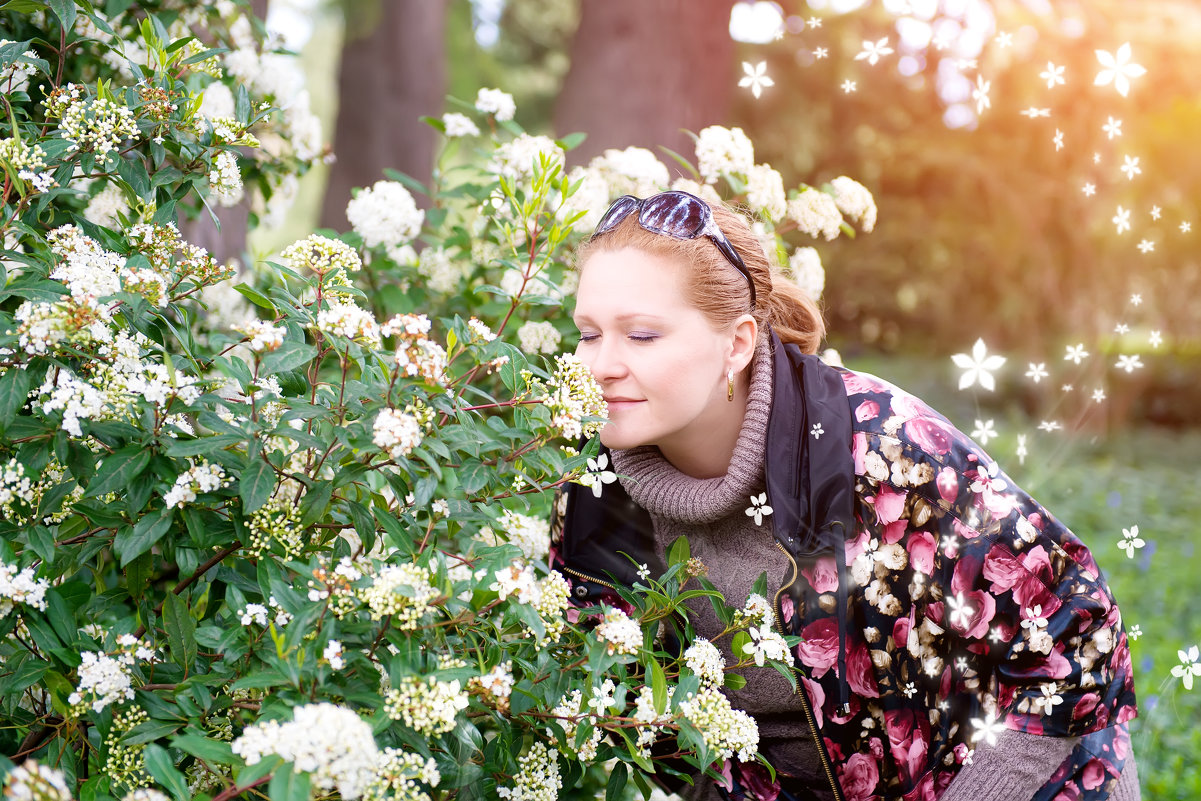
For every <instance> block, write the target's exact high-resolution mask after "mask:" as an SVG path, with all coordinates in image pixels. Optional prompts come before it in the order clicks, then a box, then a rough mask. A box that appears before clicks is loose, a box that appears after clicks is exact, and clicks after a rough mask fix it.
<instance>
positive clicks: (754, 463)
mask: <svg viewBox="0 0 1201 801" xmlns="http://www.w3.org/2000/svg"><path fill="white" fill-rule="evenodd" d="M771 399H772V359H771V340H770V337H768V336H762V337H761V338H760V340H759V344H758V346H757V347H756V349H755V357H754V360H753V361H752V362H751V385H750V392H749V394H748V396H747V402H746V414H745V416H744V417H743V418H742V428H741V429H740V431H739V432H738V441H737V442H736V443H735V445H734V453H733V455H732V456H731V457H730V467H729V469H728V470H727V471H726V474H725V475H724V476H718V477H716V478H693V477H692V476H689V475H686V474H684V473H682V472H680V471H679V470H677V469H676V467H675V465H673V464H672V463H671V462H669V461H667V459H666V458H664V456H663V454H662V453H661V452H660V451H659V448H658V447H657V446H655V445H643V446H640V447H637V448H629V449H626V450H614V451H613V452H612V453H613V466H614V469H615V470H616V471H617V473H618V475H619V476H621V478H620V479H619V480H620V481H621V485H622V487H623V488H625V491H626V492H627V493H628V494H629V496H630V498H632V499H633V501H634V502H635V503H637V504H638V505H639V506H641V507H642V508H643V509H646V511H648V512H650V514H651V515H652V516H657V517H663V518H667V519H669V520H674V521H677V522H680V523H685V524H691V525H696V524H701V523H710V522H713V521H715V520H720V519H722V518H723V517H726V516H727V515H729V514H732V513H733V512H736V511H742V510H744V509H746V508H747V506H749V505H750V496H751V495H752V494H756V495H757V494H758V493H759V492H762V488H763V461H764V454H765V452H766V446H767V423H768V418H769V417H770V416H771Z"/></svg>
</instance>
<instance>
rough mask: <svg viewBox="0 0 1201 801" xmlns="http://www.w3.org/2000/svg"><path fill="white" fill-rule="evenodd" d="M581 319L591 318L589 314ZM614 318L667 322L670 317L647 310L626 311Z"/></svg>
mask: <svg viewBox="0 0 1201 801" xmlns="http://www.w3.org/2000/svg"><path fill="white" fill-rule="evenodd" d="M573 319H574V318H573ZM579 319H582V320H589V319H591V318H589V317H588V316H587V315H583V316H581V317H580V318H579ZM613 319H615V320H617V321H618V322H623V323H624V322H627V321H629V320H647V321H648V322H655V323H665V322H667V321H668V318H666V317H662V316H660V315H657V314H649V313H646V312H625V313H624V314H619V315H617V316H616V317H614V318H613Z"/></svg>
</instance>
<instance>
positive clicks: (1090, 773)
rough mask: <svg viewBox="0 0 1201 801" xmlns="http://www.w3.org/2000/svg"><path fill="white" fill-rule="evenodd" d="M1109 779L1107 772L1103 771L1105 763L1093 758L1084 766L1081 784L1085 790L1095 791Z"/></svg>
mask: <svg viewBox="0 0 1201 801" xmlns="http://www.w3.org/2000/svg"><path fill="white" fill-rule="evenodd" d="M1108 778H1109V771H1107V770H1106V769H1105V763H1104V762H1102V761H1101V760H1100V759H1098V758H1096V757H1093V758H1092V759H1090V760H1089V761H1088V764H1087V765H1085V766H1084V778H1083V780H1082V781H1081V783H1082V784H1083V785H1084V789H1085V790H1095V789H1097V788H1098V787H1100V786H1101V785H1102V784H1104V783H1105V780H1106V779H1108Z"/></svg>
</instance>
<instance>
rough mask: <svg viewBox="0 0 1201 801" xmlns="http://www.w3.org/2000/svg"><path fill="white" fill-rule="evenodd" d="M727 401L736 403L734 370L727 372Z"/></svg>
mask: <svg viewBox="0 0 1201 801" xmlns="http://www.w3.org/2000/svg"><path fill="white" fill-rule="evenodd" d="M726 400H728V401H730V402H733V401H734V368H733V367H731V368H730V369H729V370H726Z"/></svg>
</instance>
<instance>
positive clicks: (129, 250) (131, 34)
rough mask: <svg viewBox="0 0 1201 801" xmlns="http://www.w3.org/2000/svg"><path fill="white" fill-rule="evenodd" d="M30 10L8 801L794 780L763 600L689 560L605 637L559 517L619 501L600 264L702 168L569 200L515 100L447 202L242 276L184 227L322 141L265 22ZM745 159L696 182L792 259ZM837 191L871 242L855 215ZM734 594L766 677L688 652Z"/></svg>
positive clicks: (2, 357) (13, 117)
mask: <svg viewBox="0 0 1201 801" xmlns="http://www.w3.org/2000/svg"><path fill="white" fill-rule="evenodd" d="M124 5H125V4H121V3H116V4H113V3H110V4H109V6H108V7H109V8H113V7H114V6H116V7H123V6H124ZM17 6H20V8H17ZM6 8H7V9H10V10H6V11H5V12H3V14H2V15H0V20H2V22H3V24H4V26H5V28H6V29H7V30H9V31H15V32H17V33H16V35H18V36H24V37H25V38H24V39H22V40H20V41H14V42H7V43H4V44H3V45H0V69H3V77H4V102H5V105H6V107H7V109H6V110H7V111H8V113H7V118H6V122H5V123H3V126H4V127H5V129H4V133H5V137H4V139H3V142H2V143H0V165H2V166H3V168H4V175H5V178H4V187H3V209H2V213H3V217H2V218H0V232H2V233H3V236H4V259H5V260H6V261H5V262H4V264H3V267H2V269H0V465H2V468H0V510H2V511H3V519H2V521H0V535H2V537H3V539H2V541H0V659H2V660H3V667H2V668H0V710H2V711H0V716H2V717H3V720H4V725H3V726H0V752H2V753H4V754H7V755H9V757H10V759H11V762H10V761H7V760H5V761H0V771H3V773H5V774H7V779H6V785H5V793H6V795H8V796H11V797H14V798H26V797H29V798H67V797H79V798H88V799H103V798H135V799H156V800H158V799H165V798H166V797H167V795H166V794H169V795H170V797H172V798H174V799H176V801H182V800H183V799H186V798H191V797H200V796H203V797H209V798H217V799H221V801H226V799H231V798H234V797H241V796H246V797H249V796H250V795H252V791H253V792H254V793H259V794H261V792H263V791H265V792H266V793H267V795H269V796H270V797H271V798H272V799H288V801H292V799H305V798H308V797H310V796H329V795H331V794H335V793H336V794H337V795H339V796H341V797H343V798H360V797H361V798H369V799H376V798H378V799H383V798H388V797H397V798H410V799H428V798H432V797H435V796H436V797H439V798H449V797H456V798H491V797H496V796H500V797H504V798H512V799H524V798H535V797H537V798H548V797H554V795H555V793H556V788H558V787H560V786H564V785H566V786H573V785H581V784H584V785H586V784H587V783H588V782H591V781H594V780H597V781H607V782H608V785H609V789H610V791H611V792H612V793H613V794H614V795H619V794H620V793H621V792H622V789H623V787H624V786H625V784H626V781H627V779H631V780H632V781H633V782H634V783H635V784H636V785H637V786H639V787H640V788H643V790H644V791H645V792H649V789H648V787H649V786H648V785H647V778H646V777H647V776H648V775H650V774H652V773H655V772H656V770H660V771H665V772H671V771H672V770H674V768H666V767H659V768H657V767H656V763H659V762H661V761H662V759H661V753H659V752H660V751H661V752H663V753H670V754H671V755H672V756H673V757H674V758H676V759H677V760H683V762H684V763H686V764H687V765H688V766H690V768H691V769H692V770H703V769H705V768H707V767H709V766H711V765H712V764H713V763H714V762H715V760H719V759H726V758H737V759H743V760H747V759H753V758H755V751H756V745H757V741H758V734H757V731H756V729H755V725H754V722H753V721H752V720H751V719H750V718H749V717H748V716H746V715H745V714H744V713H741V712H738V711H735V710H732V709H731V708H730V705H729V702H728V701H727V700H726V698H725V696H724V695H722V694H721V692H720V688H721V686H722V685H723V684H724V685H725V686H731V687H739V686H741V685H742V683H743V681H744V679H743V678H742V676H741V675H739V672H740V671H742V670H745V669H771V666H770V665H769V666H766V667H761V666H765V665H766V661H767V660H770V661H771V662H772V663H775V665H776V666H777V667H779V668H781V669H783V670H785V671H786V670H787V668H786V667H785V666H786V665H787V664H790V663H791V655H790V653H789V646H790V645H792V644H794V643H786V642H785V641H784V640H783V639H782V638H781V637H780V636H779V635H778V634H776V633H775V632H774V631H772V629H771V626H770V618H771V616H770V609H768V608H767V606H766V605H765V604H763V603H759V602H753V603H750V604H749V605H748V610H749V611H745V612H743V613H738V612H736V611H734V610H730V609H727V608H726V607H725V606H724V602H723V601H722V599H720V598H719V597H717V595H716V593H714V592H713V591H712V590H711V589H709V588H710V587H711V585H708V584H707V582H706V581H705V580H704V579H703V578H702V577H701V572H702V571H701V569H700V567H699V566H698V565H697V564H696V563H695V560H690V559H689V557H688V549H687V543H686V542H681V543H679V544H678V545H677V547H676V548H674V549H673V553H672V555H671V558H670V560H669V562H670V566H669V568H668V570H667V572H666V573H665V574H664V575H663V576H660V577H656V578H653V579H652V578H650V577H647V578H645V579H644V580H643V581H642V583H640V584H639V585H637V586H636V587H634V588H622V589H620V590H619V595H620V605H621V608H617V607H616V606H605V607H594V608H585V609H578V610H577V609H569V596H570V586H569V585H568V583H567V581H566V580H565V579H564V577H563V576H561V575H559V574H558V573H555V572H552V571H548V570H547V569H546V567H545V563H546V555H547V551H548V548H549V547H550V539H549V536H550V535H549V530H548V526H547V524H546V522H545V520H546V517H547V514H548V511H549V505H550V499H551V493H550V491H551V490H553V489H555V488H556V487H559V486H561V485H562V484H563V483H564V482H567V481H578V482H580V483H583V484H585V485H587V486H590V487H591V488H592V490H593V491H594V492H601V491H603V490H604V485H605V484H607V483H611V482H612V481H613V480H614V478H615V476H614V474H613V473H612V472H611V471H605V470H604V466H605V465H604V464H603V463H601V464H598V460H597V459H596V448H595V445H592V444H590V445H589V446H588V447H586V448H584V449H583V451H582V452H578V451H577V450H576V449H575V448H574V447H571V445H569V444H568V443H576V442H577V441H578V440H579V438H580V437H581V436H588V435H591V434H593V433H594V432H595V430H596V429H597V427H598V426H599V425H600V424H601V423H602V422H603V419H604V414H605V408H604V403H603V400H602V399H601V397H600V393H599V389H598V388H597V386H596V385H595V383H594V382H593V381H592V379H591V376H590V374H589V373H588V371H587V369H586V368H585V367H584V366H583V365H582V364H581V363H580V362H579V360H578V359H576V358H575V357H574V356H572V355H570V354H557V355H556V351H557V350H558V348H559V345H560V342H561V339H562V337H563V335H564V334H565V333H570V332H569V330H568V329H567V327H566V326H567V323H566V318H565V316H564V315H563V314H562V313H561V303H562V301H563V300H564V298H565V297H566V296H568V295H569V294H570V286H571V283H572V280H573V274H572V272H571V271H570V268H569V266H568V257H567V254H568V253H569V252H570V247H571V245H572V244H573V243H574V242H575V241H577V240H578V238H579V236H580V233H579V229H580V228H581V227H585V228H586V226H585V225H584V224H583V223H582V222H581V221H582V219H583V218H584V216H585V214H586V213H591V212H592V211H593V210H595V209H596V208H598V207H603V205H604V203H605V202H607V201H608V200H609V199H610V198H611V197H613V196H615V195H616V194H620V193H622V192H626V191H632V190H633V191H639V192H642V193H645V192H650V191H655V190H656V189H661V188H666V186H665V185H666V183H667V181H668V179H669V174H668V171H667V168H666V166H665V165H663V164H662V163H661V162H659V161H658V159H656V158H655V157H654V155H653V154H651V153H649V152H648V151H642V150H637V149H629V150H626V151H609V152H608V153H606V154H605V156H603V157H602V158H601V159H599V160H598V161H596V162H594V163H593V164H592V165H590V166H589V167H585V168H580V170H575V171H572V172H570V173H567V174H566V175H565V174H564V167H563V160H564V150H565V149H569V148H570V146H571V145H572V144H573V142H572V140H571V138H569V139H568V140H564V141H560V142H555V141H552V140H550V139H547V138H545V137H538V136H529V135H527V134H525V133H523V132H521V131H520V129H518V128H517V127H516V125H515V124H514V123H513V122H512V121H511V119H510V118H511V117H512V115H513V107H512V99H511V98H509V97H508V95H506V94H504V93H503V92H499V91H497V90H485V91H481V93H480V95H479V98H478V99H477V101H476V106H475V107H474V108H472V107H470V106H464V109H463V111H464V112H469V113H470V114H471V116H468V114H467V113H459V112H455V113H454V114H456V115H457V116H452V115H447V118H444V119H443V120H441V121H439V120H430V122H431V124H433V125H434V126H435V127H438V128H439V129H440V130H442V131H443V132H444V133H445V134H446V136H447V140H446V141H447V145H446V146H447V147H448V148H470V149H471V153H470V155H469V157H467V158H464V159H462V162H463V164H462V166H461V167H459V168H456V169H455V170H454V171H453V172H451V171H447V172H444V173H440V174H438V175H437V176H436V177H435V181H434V186H433V187H432V189H430V190H429V203H428V204H427V210H426V211H425V212H422V211H421V210H419V209H418V207H417V204H416V202H415V200H414V198H413V196H412V191H413V190H414V189H417V187H416V186H415V185H414V184H413V182H411V181H409V180H407V179H404V178H403V176H398V175H390V176H388V178H389V180H382V181H380V182H378V183H376V184H375V185H374V186H373V187H371V188H369V189H364V190H361V191H360V192H359V193H358V194H357V196H356V197H355V198H354V200H352V201H351V204H350V207H349V208H348V219H350V220H351V222H352V224H353V227H354V230H353V231H351V232H347V233H345V234H343V235H341V236H339V237H337V238H331V237H327V236H319V235H312V236H309V237H306V238H304V239H302V240H300V241H299V242H297V243H295V244H293V245H291V246H290V247H288V248H287V249H285V250H284V251H283V252H282V253H281V254H280V255H279V257H278V259H277V260H275V261H272V262H269V263H267V264H265V265H259V266H257V267H256V268H255V270H254V272H253V273H251V274H250V275H249V276H248V277H247V279H246V280H244V281H241V282H235V281H234V279H233V277H232V276H233V273H234V271H233V270H232V269H231V268H230V267H229V266H228V265H221V264H218V263H216V261H215V260H214V259H213V258H212V257H211V256H210V255H209V254H208V253H206V252H205V251H204V250H203V249H201V248H199V247H197V246H195V245H192V244H190V243H188V242H186V241H185V240H184V239H183V237H182V236H181V234H180V232H179V229H178V228H177V227H176V221H177V219H178V217H179V216H180V215H181V214H188V213H196V212H198V211H199V210H201V209H203V208H204V207H208V208H209V209H214V207H216V209H219V208H220V207H223V206H226V205H229V204H231V203H234V202H237V199H238V198H240V197H241V196H242V195H243V194H244V193H246V192H250V193H251V194H252V196H253V198H254V200H253V203H254V204H257V205H256V206H255V207H256V208H259V210H260V211H262V212H263V213H264V214H269V213H271V209H270V208H269V207H270V206H271V205H272V204H273V203H277V202H278V199H279V198H280V197H285V196H286V195H287V191H286V189H285V187H286V186H287V185H289V183H290V181H291V180H292V179H293V178H294V176H295V174H296V173H297V172H298V171H300V170H302V169H304V168H305V167H306V166H307V165H308V164H309V163H311V161H312V160H313V159H314V158H317V157H318V156H319V155H320V151H321V145H320V141H319V140H320V131H319V129H318V130H316V131H314V129H313V123H312V120H311V118H310V117H306V114H307V102H306V101H305V100H304V98H303V92H302V91H301V90H300V89H298V87H297V86H295V85H291V84H288V83H287V81H286V80H285V78H284V77H283V75H282V72H283V70H282V68H281V67H280V62H279V61H278V60H277V59H279V58H283V56H280V55H279V54H275V53H272V52H271V51H270V48H269V47H268V48H267V49H266V50H264V48H263V43H262V41H261V38H260V36H259V35H258V31H259V26H258V24H257V23H256V22H254V21H253V20H252V19H251V18H250V17H249V16H248V15H247V13H246V11H245V9H243V8H242V7H241V6H240V5H238V4H235V3H233V2H225V3H218V4H216V6H214V7H213V8H212V9H211V10H209V9H208V8H207V6H196V5H195V4H191V3H184V2H175V3H172V2H161V3H146V4H141V5H140V6H139V7H138V9H137V10H136V11H135V10H132V9H129V10H125V11H123V12H120V13H117V14H114V16H112V17H106V16H104V15H103V14H101V13H100V12H99V11H98V10H97V9H96V8H95V7H94V6H93V5H91V4H90V3H87V2H80V3H78V4H77V5H73V4H72V3H70V2H63V0H55V1H54V2H47V3H41V2H37V1H36V0H28V2H23V3H16V4H9V6H7V7H6ZM13 9H15V10H13ZM30 12H32V13H30ZM202 42H203V43H205V44H202ZM207 44H212V45H216V46H215V47H213V48H211V49H206V45H207ZM277 68H278V69H277ZM281 107H282V108H283V109H284V110H283V111H281V110H280V108H281ZM481 129H482V130H486V131H487V134H481V133H479V131H480V130H481ZM712 138H715V132H714V131H713V129H710V130H709V131H708V132H704V133H703V134H702V137H701V139H702V141H703V142H707V141H708V140H709V139H712ZM717 138H720V137H717ZM725 140H728V141H727V142H726V143H725V144H722V143H721V142H719V143H717V144H712V145H708V144H707V145H705V146H704V147H700V146H698V157H699V158H701V159H702V160H703V163H704V165H705V167H704V171H703V173H697V176H698V177H701V176H702V175H703V177H704V180H705V181H706V183H705V184H704V185H703V186H702V185H701V184H695V186H696V189H697V191H704V192H707V193H713V192H715V189H714V186H715V184H716V182H717V181H718V180H724V181H725V182H726V184H725V185H726V187H727V188H729V189H730V191H731V193H732V194H733V195H734V196H736V197H741V198H744V199H746V200H748V201H749V202H750V204H751V205H752V206H754V207H755V208H757V209H761V210H762V211H763V213H764V214H765V216H766V221H765V222H764V223H763V229H762V233H763V236H764V237H765V239H769V240H771V241H772V243H773V247H776V248H779V249H780V250H781V251H783V245H782V240H780V239H779V236H778V232H777V231H776V229H775V228H774V227H773V222H772V221H773V220H777V219H782V218H783V216H784V214H785V211H786V208H787V204H788V201H786V199H785V198H784V196H783V185H782V182H781V181H780V180H779V176H778V174H775V173H774V171H772V170H771V168H770V167H767V166H766V165H754V162H753V154H752V152H751V151H750V143H749V142H748V141H745V137H741V136H740V135H734V134H733V133H731V132H726V135H725ZM734 151H737V152H734ZM768 172H770V173H771V174H770V175H768V174H767V173H768ZM773 176H774V177H773ZM677 183H679V182H677ZM693 183H695V182H693ZM689 185H692V184H689ZM585 190H586V191H587V192H591V193H597V194H595V195H584V196H585V197H586V200H587V205H586V206H583V205H581V194H582V193H584V192H585ZM421 191H427V190H426V189H425V188H421ZM809 192H817V190H808V192H805V193H804V194H808V193H809ZM819 194H822V195H823V196H824V197H825V196H829V197H832V198H833V200H831V202H832V203H835V202H837V203H842V202H843V201H842V200H840V199H839V198H843V196H845V197H848V198H850V200H849V201H848V202H850V203H852V204H853V205H854V208H853V209H852V208H846V207H842V206H839V208H842V211H843V213H846V214H847V215H848V216H850V217H852V218H857V219H860V220H866V219H868V218H869V215H868V214H867V211H866V206H865V205H864V204H865V202H870V196H868V198H867V201H864V199H863V197H862V196H861V195H857V194H856V192H855V191H853V187H852V188H851V190H847V189H845V188H839V189H838V190H837V193H835V194H831V195H826V194H825V193H819ZM802 196H803V195H802ZM755 198H758V199H755ZM214 213H215V212H214ZM826 214H827V216H828V217H830V218H831V219H832V217H833V215H834V214H835V212H826ZM794 221H795V222H798V223H799V219H797V220H794ZM834 225H835V227H838V226H840V225H845V224H844V223H842V219H841V217H839V220H838V222H837V223H835V224H834ZM781 230H783V228H782V229H781ZM822 230H823V233H824V232H825V231H824V229H822ZM415 243H418V244H419V245H420V253H419V254H418V252H417V249H416V248H415V247H414V244H415ZM806 258H808V257H806ZM806 265H807V266H806V271H807V273H806V275H807V277H806V279H805V280H806V281H808V282H810V283H812V282H813V281H814V278H813V276H812V273H813V271H814V270H820V265H817V266H814V265H813V264H812V263H811V262H810V261H807V262H806ZM231 288H232V289H233V290H234V291H233V292H231V291H230V289H231ZM705 595H709V596H711V597H712V598H713V602H714V603H715V604H717V605H718V606H719V607H720V610H721V617H722V619H723V620H728V621H730V623H729V627H728V629H727V631H726V632H725V633H723V634H722V637H727V636H728V637H730V638H731V640H732V646H733V651H734V652H735V653H738V654H740V655H741V657H740V661H739V662H738V663H737V664H726V663H725V661H724V660H723V659H722V657H721V653H720V651H718V650H717V649H716V648H715V647H714V646H713V645H712V644H710V643H707V642H703V641H698V643H696V644H694V645H693V646H692V647H691V648H689V649H688V650H687V651H686V652H685V653H683V654H678V653H675V652H674V650H673V648H671V647H669V645H668V642H666V641H663V640H661V639H659V634H660V628H661V623H662V622H664V621H667V620H674V621H677V623H678V625H679V626H681V627H682V631H681V632H680V633H681V634H683V635H684V636H685V637H687V636H688V635H689V634H691V631H690V630H689V628H688V626H687V621H686V608H685V607H684V606H683V603H684V601H686V600H687V599H688V598H690V597H702V596H705ZM759 600H760V601H761V599H759ZM752 601H754V597H753V598H752ZM614 602H615V603H616V602H617V599H614ZM706 646H707V647H706ZM661 741H674V745H672V746H671V747H669V748H666V749H659V751H656V749H655V746H656V744H657V743H660V742H661ZM14 763H19V764H20V765H21V767H17V768H15V767H14ZM606 764H608V765H609V767H607V768H603V769H602V767H601V766H602V765H606ZM674 764H676V765H677V766H678V765H679V763H678V762H676V763H674ZM255 788H260V789H259V790H255Z"/></svg>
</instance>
